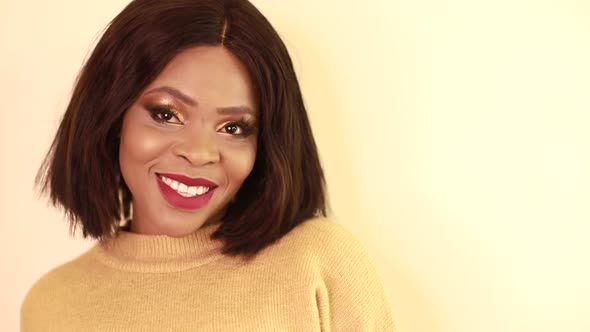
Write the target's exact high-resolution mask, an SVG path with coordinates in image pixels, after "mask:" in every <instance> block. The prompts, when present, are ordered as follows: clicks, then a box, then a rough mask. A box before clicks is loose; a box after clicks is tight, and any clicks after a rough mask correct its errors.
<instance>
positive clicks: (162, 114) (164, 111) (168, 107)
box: [144, 102, 185, 124]
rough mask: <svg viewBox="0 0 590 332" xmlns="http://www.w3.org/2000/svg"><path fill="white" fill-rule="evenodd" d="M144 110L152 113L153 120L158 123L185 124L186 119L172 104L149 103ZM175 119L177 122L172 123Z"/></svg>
mask: <svg viewBox="0 0 590 332" xmlns="http://www.w3.org/2000/svg"><path fill="white" fill-rule="evenodd" d="M144 108H145V109H146V110H147V111H148V112H149V113H150V116H151V118H152V119H153V120H154V121H156V122H159V123H166V124H184V123H185V120H184V117H183V116H182V114H180V112H179V111H177V110H176V107H175V106H174V105H173V104H172V103H169V102H163V103H153V102H148V103H146V104H145V105H144ZM173 119H176V121H171V120H173Z"/></svg>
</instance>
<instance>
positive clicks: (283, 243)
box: [21, 218, 395, 332]
mask: <svg viewBox="0 0 590 332" xmlns="http://www.w3.org/2000/svg"><path fill="white" fill-rule="evenodd" d="M217 227H219V224H214V225H208V226H205V227H202V228H200V229H199V230H197V231H196V232H195V233H193V234H191V235H188V236H185V237H181V238H175V237H168V236H165V235H144V234H136V233H130V232H126V231H121V232H120V233H119V235H118V236H117V237H116V238H114V239H112V240H110V241H109V242H108V243H106V244H105V243H102V244H101V243H99V242H97V243H96V245H95V246H94V247H92V248H91V249H89V250H88V251H87V252H85V253H83V254H82V255H80V256H79V257H77V258H76V259H74V260H72V261H70V262H67V263H65V264H63V265H61V266H58V267H56V268H54V269H53V270H51V271H50V272H48V273H47V274H45V275H44V276H43V277H41V278H40V280H38V281H37V282H36V283H35V284H34V285H33V286H32V288H31V289H30V290H29V292H28V294H27V296H26V297H25V299H24V302H23V303H22V306H21V331H23V332H29V331H61V332H67V331H76V332H80V331H224V332H225V331H257V332H258V331H298V332H301V331H306V332H307V331H388V332H389V331H395V328H394V323H393V318H392V316H393V314H392V308H391V303H390V302H389V298H388V297H387V295H386V293H385V290H384V287H383V285H382V283H381V278H380V274H379V273H378V270H377V269H376V267H375V265H374V263H373V261H372V260H371V258H370V257H369V256H368V254H367V251H366V250H365V248H364V247H363V245H362V244H361V242H360V241H359V240H358V239H357V238H355V237H354V236H353V235H352V234H351V233H350V232H349V231H348V230H346V229H345V228H344V227H343V226H340V225H339V224H337V223H335V222H333V221H330V220H329V219H325V218H316V219H310V220H307V221H305V222H304V223H302V224H300V225H298V226H297V227H295V228H294V229H293V230H291V231H290V232H289V233H287V234H286V235H285V236H283V237H282V238H281V239H280V240H279V241H277V242H275V243H274V244H272V245H270V246H268V247H266V248H265V249H263V250H262V251H261V252H259V254H258V255H257V256H256V257H255V258H254V259H253V260H251V261H245V260H243V259H240V258H238V257H231V256H227V255H223V254H221V248H222V242H221V240H212V239H210V235H211V234H212V233H213V232H214V231H215V230H216V228H217Z"/></svg>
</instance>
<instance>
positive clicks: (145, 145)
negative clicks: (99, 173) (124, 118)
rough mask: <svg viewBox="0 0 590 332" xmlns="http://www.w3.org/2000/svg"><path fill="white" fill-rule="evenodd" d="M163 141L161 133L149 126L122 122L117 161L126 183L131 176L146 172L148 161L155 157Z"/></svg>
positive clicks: (130, 179) (161, 147)
mask: <svg viewBox="0 0 590 332" xmlns="http://www.w3.org/2000/svg"><path fill="white" fill-rule="evenodd" d="M164 145H165V142H164V141H163V140H162V137H161V135H159V134H158V133H155V132H154V131H153V130H150V129H149V128H146V127H142V126H141V125H137V124H133V123H128V124H126V123H124V124H123V128H122V130H121V144H120V147H119V162H120V165H121V172H122V173H123V177H124V179H125V181H126V182H127V184H128V185H130V183H129V182H133V181H132V177H133V176H138V175H139V176H140V175H143V174H147V171H148V163H149V162H150V161H151V160H154V159H155V158H157V156H158V155H159V154H160V153H161V151H162V149H163V146H164Z"/></svg>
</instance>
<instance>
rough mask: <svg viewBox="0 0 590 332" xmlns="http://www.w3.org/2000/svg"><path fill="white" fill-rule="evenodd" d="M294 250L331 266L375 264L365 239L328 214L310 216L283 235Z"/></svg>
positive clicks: (286, 243)
mask: <svg viewBox="0 0 590 332" xmlns="http://www.w3.org/2000/svg"><path fill="white" fill-rule="evenodd" d="M283 242H284V245H285V246H287V247H289V250H294V251H296V252H299V253H301V254H305V255H306V257H308V258H310V259H314V260H316V261H317V263H319V264H322V265H326V266H329V267H334V268H336V267H338V266H345V265H351V264H352V265H355V264H369V265H371V264H372V260H371V258H370V257H369V254H368V252H367V250H366V247H365V245H364V243H362V242H361V241H360V239H359V238H357V237H356V236H355V235H353V234H352V232H351V231H350V230H349V229H348V228H346V227H345V226H344V225H341V224H339V223H337V222H335V221H334V220H332V219H328V218H323V217H321V218H313V219H308V220H306V221H304V222H303V223H301V224H300V225H298V226H297V227H295V228H294V229H293V230H292V231H291V232H290V233H288V234H287V235H286V236H285V238H284V239H283Z"/></svg>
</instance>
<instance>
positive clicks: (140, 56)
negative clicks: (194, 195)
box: [35, 0, 326, 258]
mask: <svg viewBox="0 0 590 332" xmlns="http://www.w3.org/2000/svg"><path fill="white" fill-rule="evenodd" d="M201 45H209V46H215V45H222V46H224V47H225V48H227V49H228V50H229V51H230V52H231V53H232V54H234V55H235V56H236V57H237V58H238V59H239V60H240V61H241V62H242V63H243V64H244V65H245V67H246V68H247V69H248V72H249V75H250V78H251V80H252V83H253V88H254V95H255V97H256V99H257V101H258V105H259V107H260V109H259V111H260V119H259V120H260V122H259V123H260V131H259V136H258V149H257V156H256V161H255V164H254V167H253V169H252V172H251V174H250V175H249V176H248V177H247V178H246V180H245V181H244V183H243V185H242V187H241V188H240V190H239V191H238V193H237V195H236V197H235V200H234V202H232V203H231V204H230V205H229V206H228V207H227V209H226V214H225V216H224V217H223V220H222V223H221V225H220V227H219V229H218V230H217V231H216V232H215V233H214V234H213V235H212V237H213V238H215V239H223V242H224V248H223V253H224V254H229V255H244V256H247V257H250V258H251V257H252V256H254V255H255V254H256V253H257V252H259V251H260V250H261V249H263V248H265V247H266V246H268V245H270V244H272V243H273V242H275V241H276V240H278V239H280V238H281V237H282V236H283V235H285V234H286V233H287V232H289V231H290V230H291V229H293V228H294V227H295V226H297V225H298V224H300V223H302V222H304V221H305V220H306V219H309V218H312V217H315V216H326V199H325V181H324V175H323V171H322V168H321V165H320V160H319V156H318V153H317V148H316V144H315V141H314V139H313V135H312V131H311V127H310V124H309V120H308V118H307V113H306V110H305V106H304V103H303V99H302V96H301V91H300V88H299V84H298V81H297V77H296V75H295V71H294V69H293V64H292V62H291V59H290V57H289V54H288V52H287V49H286V47H285V45H284V44H283V42H282V41H281V39H280V37H279V35H278V34H277V32H276V31H275V30H274V28H273V27H272V26H271V24H270V23H269V22H268V21H267V19H266V18H265V17H264V16H263V15H262V14H261V13H260V12H259V11H258V10H257V9H256V8H255V7H254V6H253V5H252V4H251V3H250V2H248V1H246V0H166V1H162V0H134V1H132V2H131V3H129V4H128V5H127V7H126V8H125V9H124V10H123V11H122V12H121V13H120V14H119V15H117V17H115V18H114V19H113V20H112V21H111V22H110V23H109V25H108V28H107V29H106V31H105V32H104V34H103V35H102V37H101V39H100V40H99V41H98V43H97V45H96V46H95V48H94V50H93V51H92V53H91V55H90V57H89V58H88V60H87V61H86V63H85V64H84V66H83V67H82V69H81V72H80V74H79V76H78V77H77V81H76V84H75V87H74V90H73V93H72V96H71V99H70V101H69V104H68V107H67V110H66V112H65V114H64V116H63V118H62V120H61V123H60V126H59V128H58V130H57V134H56V136H55V138H54V140H53V142H52V144H51V147H50V149H49V152H48V153H47V155H46V156H45V160H44V162H43V164H42V165H41V167H40V168H39V171H38V173H37V177H36V179H35V183H36V185H40V186H41V193H46V192H47V190H48V189H49V193H50V195H49V198H50V202H51V203H52V204H53V205H54V206H56V207H61V208H63V210H64V213H65V215H66V217H67V219H68V221H69V223H70V231H71V233H72V234H74V233H75V231H76V228H77V227H78V226H81V228H82V234H83V237H84V238H86V237H88V236H90V237H92V238H96V239H99V240H106V239H108V238H112V237H113V236H116V234H117V231H118V229H119V228H120V225H121V224H122V222H123V221H126V220H129V219H130V218H132V211H133V209H132V200H131V198H132V194H131V192H130V191H129V188H128V187H127V185H126V184H125V181H124V179H123V177H122V176H121V171H120V166H119V160H118V155H119V144H120V143H119V135H120V130H121V124H122V119H123V115H124V113H125V112H126V111H127V109H128V108H129V107H130V106H131V105H132V104H133V102H134V101H135V100H136V99H137V98H138V97H139V94H140V93H141V91H142V90H143V89H145V87H146V86H147V85H148V84H149V83H150V82H151V81H153V80H154V79H155V78H156V76H157V75H158V74H159V73H160V72H161V71H162V70H163V68H164V66H165V65H166V64H167V63H168V62H169V61H170V60H172V58H173V57H174V56H175V55H177V54H178V53H179V52H181V51H183V50H185V49H187V48H191V47H195V46H201Z"/></svg>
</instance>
